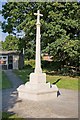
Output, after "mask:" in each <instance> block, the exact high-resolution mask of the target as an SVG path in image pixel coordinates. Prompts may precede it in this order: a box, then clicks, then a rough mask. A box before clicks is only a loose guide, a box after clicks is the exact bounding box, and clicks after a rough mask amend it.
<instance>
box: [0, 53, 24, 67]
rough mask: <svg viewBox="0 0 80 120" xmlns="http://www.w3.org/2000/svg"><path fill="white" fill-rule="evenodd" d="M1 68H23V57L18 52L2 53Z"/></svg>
mask: <svg viewBox="0 0 80 120" xmlns="http://www.w3.org/2000/svg"><path fill="white" fill-rule="evenodd" d="M0 68H2V69H19V68H23V55H22V54H21V53H20V52H18V51H0Z"/></svg>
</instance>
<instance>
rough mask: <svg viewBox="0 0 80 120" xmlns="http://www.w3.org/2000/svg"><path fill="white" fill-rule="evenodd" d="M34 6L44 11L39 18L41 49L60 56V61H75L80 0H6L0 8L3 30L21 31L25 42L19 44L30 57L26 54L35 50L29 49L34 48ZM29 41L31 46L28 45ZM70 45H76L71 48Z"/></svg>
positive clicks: (79, 35)
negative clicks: (7, 0) (47, 0)
mask: <svg viewBox="0 0 80 120" xmlns="http://www.w3.org/2000/svg"><path fill="white" fill-rule="evenodd" d="M37 9H39V10H40V12H41V13H42V14H43V15H44V17H42V18H41V35H42V36H41V44H42V51H44V52H45V51H46V52H48V53H50V54H51V55H53V56H54V57H53V58H55V60H56V61H58V60H59V59H60V61H63V60H64V61H65V62H66V61H67V60H69V62H70V61H71V60H72V61H73V62H74V61H75V59H76V56H77V57H79V52H78V51H79V46H80V45H79V44H77V43H79V41H80V20H79V19H80V14H79V13H80V3H77V2H74V3H73V4H72V3H70V2H62V3H60V2H59V3H58V2H44V3H43V2H41V3H40V2H8V3H6V4H5V5H4V6H3V9H2V15H3V16H4V18H5V21H4V22H3V23H2V28H3V31H4V32H8V33H13V34H15V33H16V32H20V31H24V32H25V37H24V38H23V39H22V40H23V41H24V42H22V44H23V45H22V44H21V45H22V46H24V48H25V49H26V51H27V55H28V57H29V58H30V56H29V55H30V54H31V56H32V54H34V52H32V51H34V49H35V35H36V32H35V31H36V27H35V23H36V19H35V16H34V13H35V12H36V11H37ZM22 40H21V41H22ZM65 42H66V46H67V47H66V49H65V48H64V47H65ZM28 45H29V46H31V47H32V46H33V48H32V49H31V47H28ZM73 45H76V46H77V48H78V49H77V50H74V49H73V47H72V46H73ZM28 51H29V53H28ZM53 53H54V54H53ZM75 54H76V56H75ZM73 56H74V57H73ZM73 58H74V59H73Z"/></svg>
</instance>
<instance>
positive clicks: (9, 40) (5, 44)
mask: <svg viewBox="0 0 80 120" xmlns="http://www.w3.org/2000/svg"><path fill="white" fill-rule="evenodd" d="M18 42H19V41H18V38H16V37H15V36H13V35H8V36H7V37H6V39H5V41H2V49H3V50H18Z"/></svg>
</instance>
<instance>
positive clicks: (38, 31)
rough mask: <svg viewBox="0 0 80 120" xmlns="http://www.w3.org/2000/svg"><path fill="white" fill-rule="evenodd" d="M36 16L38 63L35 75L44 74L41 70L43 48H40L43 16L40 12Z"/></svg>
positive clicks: (36, 63)
mask: <svg viewBox="0 0 80 120" xmlns="http://www.w3.org/2000/svg"><path fill="white" fill-rule="evenodd" d="M34 15H37V23H36V61H35V73H42V69H41V53H40V51H41V48H40V37H41V35H40V16H43V15H42V14H40V12H39V10H38V11H37V13H34Z"/></svg>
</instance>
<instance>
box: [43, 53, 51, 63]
mask: <svg viewBox="0 0 80 120" xmlns="http://www.w3.org/2000/svg"><path fill="white" fill-rule="evenodd" d="M52 57H53V56H49V55H48V53H45V54H44V55H43V57H42V59H43V60H45V61H53V59H52Z"/></svg>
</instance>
